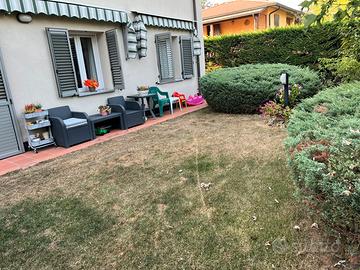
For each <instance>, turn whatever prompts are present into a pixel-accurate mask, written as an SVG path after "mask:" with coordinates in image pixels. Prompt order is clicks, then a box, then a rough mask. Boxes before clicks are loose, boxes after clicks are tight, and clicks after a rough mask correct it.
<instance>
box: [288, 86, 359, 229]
mask: <svg viewBox="0 0 360 270" xmlns="http://www.w3.org/2000/svg"><path fill="white" fill-rule="evenodd" d="M359 104H360V83H359V82H357V83H352V84H344V85H342V86H339V87H337V88H332V89H328V90H325V91H323V92H321V93H319V94H318V95H316V96H315V97H313V98H311V99H308V100H305V101H304V102H303V103H301V104H300V105H299V106H298V107H297V108H296V109H295V110H294V113H293V116H292V117H291V120H290V123H289V126H288V131H289V138H288V139H287V141H286V146H287V149H288V151H289V161H290V167H291V169H292V171H293V174H294V179H295V182H296V184H297V186H298V187H299V191H300V194H301V195H302V196H304V197H305V198H306V199H307V200H308V203H309V204H310V205H311V206H312V207H313V208H315V209H316V210H320V213H321V214H322V216H323V218H324V220H326V221H328V222H329V223H331V224H332V225H334V226H336V228H341V230H346V231H348V230H353V231H355V230H356V229H360V228H356V224H360V106H359ZM357 233H358V234H359V231H358V232H357Z"/></svg>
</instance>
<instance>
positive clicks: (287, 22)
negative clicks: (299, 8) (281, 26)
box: [286, 17, 294, 25]
mask: <svg viewBox="0 0 360 270" xmlns="http://www.w3.org/2000/svg"><path fill="white" fill-rule="evenodd" d="M293 24H294V19H293V18H291V17H286V25H293Z"/></svg>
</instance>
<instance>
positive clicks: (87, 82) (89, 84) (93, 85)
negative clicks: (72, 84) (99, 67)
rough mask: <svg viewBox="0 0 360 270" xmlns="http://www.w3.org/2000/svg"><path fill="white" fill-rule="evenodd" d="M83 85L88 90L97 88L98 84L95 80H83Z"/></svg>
mask: <svg viewBox="0 0 360 270" xmlns="http://www.w3.org/2000/svg"><path fill="white" fill-rule="evenodd" d="M84 85H85V86H86V87H89V88H95V89H96V88H98V87H99V82H98V81H97V80H85V81H84Z"/></svg>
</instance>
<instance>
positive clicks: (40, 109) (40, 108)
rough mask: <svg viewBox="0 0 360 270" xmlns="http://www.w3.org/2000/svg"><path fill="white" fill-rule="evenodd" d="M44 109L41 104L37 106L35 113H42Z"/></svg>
mask: <svg viewBox="0 0 360 270" xmlns="http://www.w3.org/2000/svg"><path fill="white" fill-rule="evenodd" d="M42 111H43V109H42V105H41V104H40V103H38V104H36V105H35V112H42Z"/></svg>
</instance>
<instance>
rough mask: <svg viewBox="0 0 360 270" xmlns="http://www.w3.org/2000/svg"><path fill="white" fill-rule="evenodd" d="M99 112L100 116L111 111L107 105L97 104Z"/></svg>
mask: <svg viewBox="0 0 360 270" xmlns="http://www.w3.org/2000/svg"><path fill="white" fill-rule="evenodd" d="M99 113H100V114H101V115H102V116H107V115H109V114H110V113H111V108H110V107H109V106H106V105H101V106H99Z"/></svg>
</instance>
